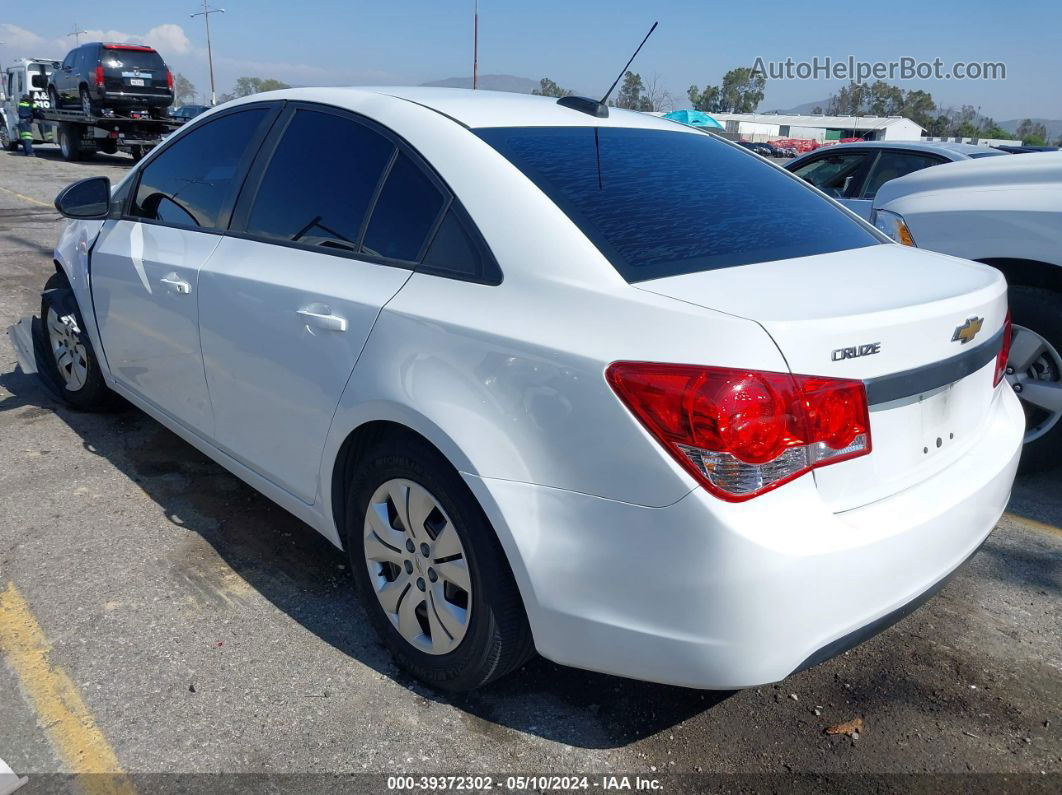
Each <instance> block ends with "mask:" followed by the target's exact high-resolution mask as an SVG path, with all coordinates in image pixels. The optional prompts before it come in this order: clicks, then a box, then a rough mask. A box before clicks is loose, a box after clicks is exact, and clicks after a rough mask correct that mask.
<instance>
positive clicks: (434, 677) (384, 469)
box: [345, 440, 511, 690]
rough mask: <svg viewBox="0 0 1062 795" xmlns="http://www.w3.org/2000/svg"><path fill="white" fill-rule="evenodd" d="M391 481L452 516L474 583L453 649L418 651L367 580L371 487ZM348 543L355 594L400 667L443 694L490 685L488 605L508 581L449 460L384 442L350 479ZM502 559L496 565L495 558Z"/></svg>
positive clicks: (493, 628)
mask: <svg viewBox="0 0 1062 795" xmlns="http://www.w3.org/2000/svg"><path fill="white" fill-rule="evenodd" d="M392 478H403V479H406V480H411V481H413V482H415V483H418V484H420V485H421V486H423V487H424V488H426V489H427V490H428V491H430V492H431V493H432V495H434V496H435V498H436V499H437V500H438V501H439V502H440V504H441V505H442V507H443V510H445V511H446V513H447V515H448V516H449V517H450V520H451V522H452V523H453V525H454V528H455V529H456V530H457V533H458V536H459V537H460V538H461V544H462V545H463V546H464V549H465V558H466V560H467V562H468V568H469V578H470V581H471V584H472V606H471V610H472V612H471V616H470V619H469V626H468V629H467V630H466V634H465V637H464V639H463V640H462V641H461V643H460V645H459V646H458V647H457V649H455V650H454V651H452V652H450V653H448V654H441V655H434V654H427V653H425V652H422V651H420V650H419V649H416V648H415V647H413V646H412V645H410V643H409V642H408V641H406V640H405V638H403V637H402V636H401V635H400V634H399V632H398V630H397V629H396V628H395V627H394V625H393V624H392V623H391V621H390V619H389V618H388V617H387V615H386V614H385V613H384V611H383V608H382V607H381V605H380V603H379V600H378V598H377V596H376V593H375V590H374V589H373V587H372V584H371V582H370V579H369V573H368V571H367V569H366V565H365V555H364V521H365V513H366V511H367V510H368V507H369V500H370V499H371V497H372V495H373V493H374V492H375V491H376V489H377V488H378V487H379V486H380V485H381V484H382V483H384V482H385V481H387V480H390V479H392ZM350 488H351V490H350V493H349V499H348V503H347V516H346V528H345V529H346V538H345V542H346V543H345V546H346V549H347V553H348V556H349V559H350V566H351V571H352V572H353V575H354V581H355V585H356V588H357V590H358V594H359V596H360V597H361V600H362V604H363V605H364V607H365V611H366V613H367V614H368V616H369V620H370V621H371V622H372V624H373V627H374V628H375V629H376V631H377V632H378V633H379V634H380V635H381V637H382V638H383V639H384V641H385V643H386V644H387V646H388V647H389V648H390V649H391V651H392V653H393V654H394V655H395V656H396V657H397V658H398V662H399V663H400V664H401V665H402V666H403V667H405V668H407V669H408V670H410V671H411V672H412V673H413V674H414V675H416V676H417V677H418V678H420V679H422V680H424V681H426V682H428V683H429V684H431V685H433V686H435V687H439V688H442V689H445V690H468V689H471V688H473V687H476V686H478V685H480V684H482V683H484V682H486V681H488V680H489V679H490V678H491V677H492V675H493V673H494V671H493V664H492V662H491V660H492V653H493V652H494V650H495V649H494V647H495V644H496V638H495V635H496V633H497V625H496V622H495V620H494V615H493V611H492V609H491V603H492V601H493V597H494V596H495V595H496V594H499V593H501V591H502V589H503V588H504V587H505V585H506V583H504V582H502V581H501V579H500V578H501V577H504V576H509V577H511V574H509V571H508V561H506V560H505V559H504V556H502V554H501V548H500V544H498V542H497V539H496V537H495V536H494V531H493V529H492V528H491V527H490V525H489V523H488V522H487V520H486V517H485V516H484V515H483V513H482V510H481V509H480V507H479V505H478V504H477V503H476V502H475V498H474V497H473V496H472V494H471V492H469V490H468V487H467V486H466V485H465V483H464V482H463V481H462V480H461V478H460V476H459V475H458V474H457V472H456V471H455V470H454V469H453V467H451V466H450V464H449V462H447V461H446V460H445V459H443V458H442V456H440V455H439V454H438V453H437V452H436V451H435V450H434V449H432V448H431V447H429V446H428V445H426V444H424V443H422V442H420V441H419V440H408V441H406V440H403V442H402V443H401V444H398V443H391V444H387V443H384V444H383V445H381V446H379V447H378V448H377V449H376V450H375V451H374V452H372V453H370V455H369V456H367V457H366V459H365V464H364V465H363V466H362V468H361V470H360V471H359V472H358V473H357V474H356V475H355V477H354V479H353V480H352V481H351V486H350ZM499 558H500V560H499Z"/></svg>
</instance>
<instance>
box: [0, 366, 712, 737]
mask: <svg viewBox="0 0 1062 795" xmlns="http://www.w3.org/2000/svg"><path fill="white" fill-rule="evenodd" d="M0 386H2V387H3V388H4V389H6V390H7V391H8V392H10V393H11V395H10V396H9V397H7V398H5V399H3V400H0V412H15V414H14V415H13V416H14V417H16V418H19V419H23V418H24V419H25V420H26V421H27V422H35V421H39V420H40V419H41V418H42V417H43V416H45V415H47V414H48V413H50V412H54V413H55V414H56V416H58V417H59V418H60V419H61V420H62V421H63V422H64V423H66V425H68V426H69V427H70V428H71V429H72V430H73V431H74V432H75V433H76V434H77V435H78V436H79V437H80V438H81V440H82V444H83V446H84V448H85V450H87V451H89V452H90V453H92V454H94V455H98V456H100V457H101V458H104V459H106V460H107V461H108V462H109V463H110V464H111V465H113V466H114V467H116V468H117V469H118V470H120V471H121V472H122V473H123V474H124V475H125V476H126V477H128V478H129V479H130V480H132V481H133V482H135V483H136V484H137V485H138V486H139V487H140V488H141V489H142V490H143V492H144V493H145V494H146V495H147V496H148V497H150V498H151V499H152V500H153V501H154V502H155V503H156V504H158V505H159V506H160V507H161V508H162V510H163V512H164V514H165V516H166V517H167V519H168V520H169V522H170V523H172V525H173V526H174V528H175V532H177V533H182V534H187V533H191V534H195V535H196V536H198V538H199V539H202V541H204V542H206V544H208V545H209V546H210V547H211V548H212V549H213V550H214V551H215V552H216V553H217V555H218V556H220V558H221V559H222V560H223V561H224V563H225V564H227V566H224V567H221V568H220V569H219V567H217V566H209V565H204V555H203V550H202V549H201V547H202V544H198V543H193V544H182V543H174V544H171V545H170V546H172V547H173V549H174V550H175V551H173V552H171V553H170V558H169V562H170V563H171V564H172V566H173V568H174V572H173V573H174V574H175V575H176V579H177V580H178V581H179V582H182V583H184V584H185V585H186V586H187V587H188V588H189V589H191V590H192V597H193V598H195V599H197V600H198V601H200V602H201V603H202V604H203V605H204V606H205V607H206V608H208V609H209V607H210V605H211V604H212V603H213V602H214V601H216V600H219V599H225V598H226V594H225V591H226V583H225V580H227V579H231V572H230V571H228V569H229V568H231V570H232V571H234V572H235V573H236V574H238V575H239V577H240V578H242V579H243V580H244V581H245V582H246V583H247V584H248V585H250V586H251V587H252V588H253V589H254V590H255V591H257V592H258V593H259V594H261V595H262V596H263V597H264V598H265V599H267V600H268V601H269V602H271V603H272V604H273V605H275V606H276V607H277V608H278V609H280V610H281V611H283V612H284V613H286V614H287V615H288V616H290V617H291V618H293V619H294V620H295V621H297V622H298V623H299V624H301V625H302V626H303V627H305V628H306V629H308V630H309V631H311V632H313V633H314V634H315V635H317V636H318V637H319V638H321V639H322V640H323V641H325V642H326V643H328V644H330V645H332V646H333V647H335V648H336V649H338V650H339V651H341V652H343V653H344V654H346V655H348V656H350V657H352V658H354V659H355V660H358V661H359V662H361V663H363V664H365V665H366V666H369V667H370V668H372V669H374V670H375V671H377V672H378V673H380V674H382V675H384V676H387V677H389V678H391V679H392V680H394V681H395V682H397V683H399V684H400V685H402V686H403V687H406V688H407V689H409V690H411V691H413V692H414V693H416V694H417V695H419V696H421V697H423V698H425V699H431V700H434V701H438V702H443V703H447V704H451V705H453V706H454V707H456V708H457V709H460V710H462V711H464V712H465V713H467V715H469V716H470V717H471V718H472V719H473V720H475V721H477V722H479V724H480V725H479V726H478V728H479V729H480V731H482V732H483V733H484V734H486V735H491V734H493V733H496V732H497V731H498V727H504V728H505V729H512V730H516V731H520V732H525V733H528V734H533V735H538V736H540V737H543V738H545V739H548V740H552V741H556V742H561V743H565V744H569V745H574V746H577V747H583V748H617V747H622V746H625V745H628V744H629V743H632V742H635V741H637V740H640V739H643V738H645V737H649V736H651V735H654V734H656V733H658V732H660V731H663V730H665V729H668V728H671V727H673V726H675V725H677V724H679V723H682V722H683V721H685V720H687V719H689V718H691V717H693V716H694V715H696V714H698V713H700V712H703V711H704V710H706V709H709V708H711V707H713V706H714V705H715V704H718V703H720V702H721V701H723V700H724V699H726V698H728V697H729V696H730V695H731V693H730V692H702V691H696V690H688V689H684V688H678V687H668V686H664V685H655V684H650V683H645V682H638V681H633V680H627V679H621V678H618V677H614V676H608V675H605V674H597V673H592V672H587V671H580V670H576V669H572V668H567V667H564V666H560V665H556V664H554V663H551V662H548V661H546V660H543V659H541V658H535V659H533V660H532V661H530V662H529V663H527V664H526V665H525V666H524V667H523V668H521V669H520V670H518V671H516V672H514V673H512V674H510V675H509V676H507V677H505V678H504V679H502V680H501V681H499V682H496V683H494V684H492V685H490V686H488V687H485V688H483V689H481V690H479V691H476V692H474V693H471V694H466V695H461V696H449V695H445V694H440V693H438V692H435V691H432V690H431V689H429V688H427V687H425V686H424V685H422V684H420V683H419V682H417V681H416V680H414V679H412V678H411V677H409V676H407V675H406V674H405V673H404V672H403V671H401V669H399V668H397V667H396V666H395V665H394V664H393V662H392V661H391V658H390V655H389V654H388V652H387V651H386V649H385V648H384V647H383V646H382V644H380V643H379V642H378V640H377V638H376V635H375V633H374V631H373V629H372V627H371V626H370V624H369V622H368V620H367V619H366V617H365V615H364V613H363V611H362V608H361V606H360V604H359V603H358V600H357V599H356V597H355V595H354V590H353V588H352V587H351V581H350V577H349V572H348V571H347V570H346V569H347V565H348V564H347V558H346V556H345V555H344V554H343V553H342V552H341V551H339V550H337V549H336V548H335V547H333V546H332V545H331V544H330V543H329V542H328V541H327V540H325V539H324V537H322V536H321V535H320V534H318V533H317V532H316V531H315V530H313V529H312V528H311V527H309V526H308V525H306V524H304V523H303V522H301V521H300V520H298V519H296V518H295V517H294V516H292V515H291V514H289V513H288V512H287V511H285V510H284V509H282V508H280V507H279V506H277V505H275V504H274V503H273V502H271V501H270V500H269V499H267V498H266V497H264V496H262V495H261V494H259V493H258V492H257V491H255V490H254V489H252V488H251V487H250V486H247V485H246V484H244V483H243V482H242V481H240V480H239V479H237V478H236V477H235V476H233V475H231V474H230V473H228V472H227V471H226V470H224V469H223V468H222V467H221V466H219V465H218V464H216V463H214V462H213V461H211V460H210V459H209V458H207V457H206V456H205V455H203V454H202V453H200V452H199V451H198V450H196V449H195V448H193V447H192V446H191V445H189V444H187V443H186V442H184V441H183V440H182V439H180V438H179V437H178V436H176V435H175V434H173V433H171V432H170V431H169V430H167V429H165V428H164V427H162V426H161V425H160V424H158V423H157V422H155V420H153V419H151V418H150V417H148V416H147V415H145V414H143V413H142V412H140V411H138V410H135V409H132V408H129V409H127V410H125V411H120V412H117V413H112V414H85V413H80V412H75V411H71V410H70V409H68V408H66V407H65V406H63V405H62V404H61V403H60V402H59V401H58V399H57V398H56V397H55V396H53V395H52V394H51V393H50V392H49V391H48V389H47V388H46V387H45V386H44V384H43V383H42V382H41V381H40V380H39V379H38V378H37V377H36V376H29V375H25V374H24V373H23V372H22V370H21V369H20V368H16V369H15V370H14V371H8V372H5V373H2V374H0Z"/></svg>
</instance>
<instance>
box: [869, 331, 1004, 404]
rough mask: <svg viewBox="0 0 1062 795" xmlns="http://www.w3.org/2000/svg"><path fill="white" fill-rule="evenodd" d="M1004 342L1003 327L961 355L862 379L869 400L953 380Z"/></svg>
mask: <svg viewBox="0 0 1062 795" xmlns="http://www.w3.org/2000/svg"><path fill="white" fill-rule="evenodd" d="M1002 345H1003V329H1002V328H1000V329H999V330H998V331H997V332H996V333H995V334H993V335H992V337H991V338H990V339H988V340H986V341H985V342H982V343H981V344H980V345H978V346H977V347H976V348H971V349H970V350H967V351H963V352H962V353H960V354H959V355H958V356H952V357H950V358H948V359H944V360H942V361H939V362H933V363H932V364H925V365H922V366H921V367H915V368H912V369H910V370H903V371H901V372H899V373H890V374H889V375H882V376H878V377H876V378H867V379H865V380H864V381H863V383H864V384H865V385H866V388H867V402H869V403H870V405H871V406H874V405H878V404H880V403H889V402H891V401H893V400H900V399H902V398H906V397H912V396H913V395H920V394H922V393H924V392H930V391H932V390H934V389H937V388H938V387H942V386H947V385H948V384H953V383H955V382H956V381H959V380H962V379H963V378H965V377H966V376H968V375H970V374H971V373H975V372H977V371H978V370H980V369H981V368H982V367H984V366H985V365H986V364H988V363H989V362H990V361H992V360H993V359H995V357H996V354H997V353H999V349H1000V348H1001V347H1002Z"/></svg>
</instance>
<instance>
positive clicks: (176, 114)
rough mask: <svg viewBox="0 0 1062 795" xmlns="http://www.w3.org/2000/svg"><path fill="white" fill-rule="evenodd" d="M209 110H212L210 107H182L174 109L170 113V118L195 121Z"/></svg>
mask: <svg viewBox="0 0 1062 795" xmlns="http://www.w3.org/2000/svg"><path fill="white" fill-rule="evenodd" d="M208 110H210V106H209V105H181V107H179V108H174V109H173V110H171V111H170V118H171V119H183V120H184V121H189V120H190V119H194V118H195V117H196V116H198V115H199V114H200V113H206V112H207V111H208Z"/></svg>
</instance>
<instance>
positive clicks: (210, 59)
mask: <svg viewBox="0 0 1062 795" xmlns="http://www.w3.org/2000/svg"><path fill="white" fill-rule="evenodd" d="M224 13H225V9H224V8H211V7H210V6H208V5H207V0H203V10H202V11H196V12H195V13H194V14H189V15H188V18H189V19H195V18H196V17H202V18H203V22H205V23H206V34H207V63H208V64H209V65H210V105H211V107H213V106H214V105H217V104H218V95H217V92H216V91H215V90H214V51H213V49H212V48H211V46H210V15H211V14H224Z"/></svg>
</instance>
